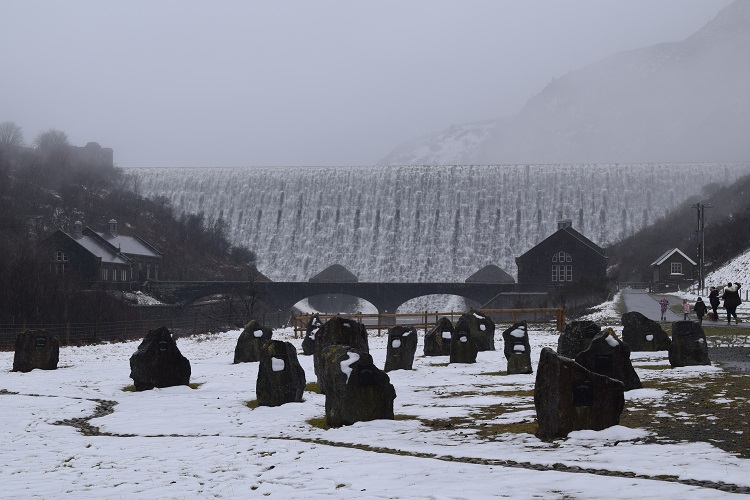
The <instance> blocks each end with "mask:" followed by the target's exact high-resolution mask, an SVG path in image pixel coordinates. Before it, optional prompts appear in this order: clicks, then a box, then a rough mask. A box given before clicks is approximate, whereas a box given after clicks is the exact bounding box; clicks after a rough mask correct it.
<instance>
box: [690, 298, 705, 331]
mask: <svg viewBox="0 0 750 500" xmlns="http://www.w3.org/2000/svg"><path fill="white" fill-rule="evenodd" d="M707 310H708V308H707V307H706V304H705V303H704V302H703V299H702V298H700V297H698V301H697V302H696V303H695V305H694V306H693V311H695V315H696V316H698V324H699V325H702V324H703V316H704V315H705V314H706V311H707Z"/></svg>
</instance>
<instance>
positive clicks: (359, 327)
mask: <svg viewBox="0 0 750 500" xmlns="http://www.w3.org/2000/svg"><path fill="white" fill-rule="evenodd" d="M332 345H343V346H348V347H351V348H352V349H354V350H356V351H358V352H365V353H369V352H370V348H369V346H368V344H367V329H366V328H365V325H363V324H362V323H358V322H357V321H354V320H352V319H345V318H342V317H340V316H336V317H333V318H331V319H329V320H328V321H326V322H325V323H323V326H321V327H320V329H319V330H318V333H317V335H316V337H315V353H314V354H313V366H314V368H315V376H316V377H317V379H318V387H319V388H320V392H321V393H322V394H325V393H326V381H325V378H324V377H322V374H323V372H324V369H325V358H324V357H323V355H322V353H323V351H324V350H325V349H326V347H329V346H332Z"/></svg>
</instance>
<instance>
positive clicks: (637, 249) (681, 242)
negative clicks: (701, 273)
mask: <svg viewBox="0 0 750 500" xmlns="http://www.w3.org/2000/svg"><path fill="white" fill-rule="evenodd" d="M706 175H707V176H711V175H715V174H712V173H711V172H706ZM698 202H700V203H704V204H706V205H707V206H711V207H710V208H707V209H706V210H705V216H706V234H705V242H706V247H705V256H706V263H705V264H706V268H705V269H706V272H707V273H710V272H712V271H714V270H717V269H719V268H720V267H721V266H723V265H724V264H726V263H728V262H729V261H730V260H732V259H735V258H736V257H738V256H739V255H742V254H743V253H744V252H746V251H747V250H748V247H750V175H746V176H744V177H741V178H740V179H738V180H737V181H736V182H735V183H733V184H731V185H729V186H725V187H718V186H717V185H716V184H707V185H706V186H705V188H704V191H703V196H695V197H692V198H691V199H689V200H687V201H686V202H685V203H684V204H683V205H682V206H681V207H680V208H678V209H676V210H674V211H672V212H671V213H670V214H668V215H667V216H666V217H664V218H662V219H660V220H658V221H656V222H655V223H654V224H652V225H651V226H649V227H647V228H645V229H643V230H641V231H640V232H638V233H636V234H634V235H632V236H630V237H628V238H625V239H624V240H622V241H620V242H619V243H617V244H615V245H613V246H611V247H609V248H607V255H608V256H609V264H610V269H609V275H610V277H612V278H613V279H618V280H620V281H648V280H649V279H650V272H651V271H650V264H651V262H653V261H654V260H655V259H656V258H657V257H658V256H659V255H661V254H662V253H663V252H664V251H666V250H668V249H670V248H674V247H678V248H680V249H681V250H682V251H683V252H685V253H686V254H687V255H690V256H694V255H695V253H696V242H695V232H696V229H697V212H696V209H694V208H692V206H691V205H692V204H694V203H698ZM717 277H718V276H717ZM732 281H734V280H732Z"/></svg>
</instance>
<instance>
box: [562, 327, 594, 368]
mask: <svg viewBox="0 0 750 500" xmlns="http://www.w3.org/2000/svg"><path fill="white" fill-rule="evenodd" d="M601 331H602V327H600V326H599V325H597V324H596V323H594V322H593V321H573V322H571V323H568V324H567V325H565V331H564V332H563V333H561V334H560V337H558V339H557V354H559V355H560V356H564V357H566V358H571V359H574V358H575V357H576V356H578V354H580V353H582V352H583V351H585V350H586V349H588V348H589V345H591V341H592V340H593V339H594V337H596V335H597V334H598V333H599V332H601Z"/></svg>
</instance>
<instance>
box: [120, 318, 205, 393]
mask: <svg viewBox="0 0 750 500" xmlns="http://www.w3.org/2000/svg"><path fill="white" fill-rule="evenodd" d="M130 378H132V379H133V382H134V383H135V390H136V391H147V390H149V389H153V388H154V387H172V386H175V385H188V384H190V361H188V359H187V358H186V357H185V356H183V355H182V353H180V350H179V349H178V348H177V342H175V340H174V338H172V334H171V333H170V332H169V330H168V329H167V327H166V326H162V327H161V328H159V329H157V330H151V331H149V332H148V334H147V335H146V336H145V337H144V339H143V342H141V345H139V346H138V349H137V350H136V351H135V353H134V354H133V355H132V356H130Z"/></svg>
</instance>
